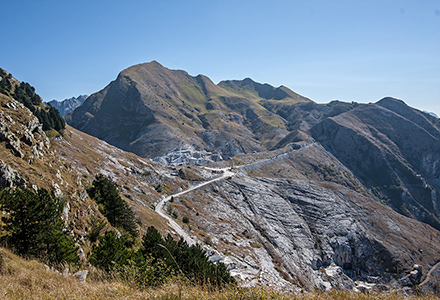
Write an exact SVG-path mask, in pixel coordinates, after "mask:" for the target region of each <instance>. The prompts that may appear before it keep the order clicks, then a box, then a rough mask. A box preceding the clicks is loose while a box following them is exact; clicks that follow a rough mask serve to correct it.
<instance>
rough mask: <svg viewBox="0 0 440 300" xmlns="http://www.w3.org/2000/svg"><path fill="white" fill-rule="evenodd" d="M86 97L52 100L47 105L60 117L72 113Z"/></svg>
mask: <svg viewBox="0 0 440 300" xmlns="http://www.w3.org/2000/svg"><path fill="white" fill-rule="evenodd" d="M87 97H88V95H80V96H78V97H72V98H69V99H64V100H63V101H58V100H52V101H49V102H48V104H50V105H52V106H53V107H55V108H56V109H58V111H59V112H60V115H61V116H65V115H67V114H68V113H70V112H71V111H73V110H74V109H75V108H77V107H78V106H81V105H82V104H83V103H84V101H86V99H87Z"/></svg>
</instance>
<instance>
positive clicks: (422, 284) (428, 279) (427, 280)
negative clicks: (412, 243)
mask: <svg viewBox="0 0 440 300" xmlns="http://www.w3.org/2000/svg"><path fill="white" fill-rule="evenodd" d="M439 266H440V261H439V262H437V263H436V264H435V265H434V266H433V267H432V268H431V269H430V270H429V272H428V274H426V278H425V280H423V281H422V282H421V283H420V284H419V286H424V285H425V284H427V283H428V282H429V281H430V280H431V276H432V272H434V271H435V270H436V269H437V268H438V267H439Z"/></svg>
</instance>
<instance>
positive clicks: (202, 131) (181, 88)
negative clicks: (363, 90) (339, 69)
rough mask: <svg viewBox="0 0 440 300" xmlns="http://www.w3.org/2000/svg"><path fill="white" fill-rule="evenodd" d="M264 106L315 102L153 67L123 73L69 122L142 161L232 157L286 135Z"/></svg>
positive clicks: (251, 84)
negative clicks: (172, 156) (183, 154)
mask: <svg viewBox="0 0 440 300" xmlns="http://www.w3.org/2000/svg"><path fill="white" fill-rule="evenodd" d="M249 87H251V88H249ZM278 99H279V100H278ZM263 101H284V102H288V103H296V102H301V101H309V100H308V99H306V98H303V97H301V96H299V95H297V94H295V93H293V92H292V91H290V90H288V89H287V88H285V87H280V88H277V89H276V88H273V87H271V86H269V85H261V84H257V83H255V82H253V81H251V80H250V79H246V80H244V81H243V82H238V81H237V82H234V84H230V83H221V84H219V85H215V84H214V83H213V82H212V81H211V80H210V79H209V78H207V77H205V76H203V75H199V76H196V77H193V76H190V75H189V74H188V73H186V72H184V71H180V70H169V69H167V68H164V67H163V66H161V65H160V64H159V63H157V62H151V63H148V64H141V65H136V66H133V67H130V68H128V69H126V70H124V71H122V72H121V73H120V74H119V76H118V78H117V79H116V80H115V81H114V82H112V83H110V84H109V85H108V86H107V87H106V88H105V89H104V90H102V91H100V92H98V93H96V94H93V95H92V96H90V97H89V99H88V100H87V101H86V102H85V103H84V105H83V106H81V107H79V108H78V109H77V110H75V111H74V112H73V113H71V114H70V115H68V116H67V117H66V120H67V121H68V123H70V124H71V125H73V126H74V127H76V128H78V129H80V130H83V131H85V132H87V133H89V134H92V135H94V136H96V137H99V138H101V139H104V140H106V141H107V142H109V143H111V144H113V145H115V146H118V147H120V148H122V149H125V150H128V151H131V152H134V153H136V154H138V155H141V156H143V157H156V156H161V155H164V154H165V153H170V152H173V151H174V153H177V152H178V151H179V150H181V149H190V150H192V151H199V152H200V151H201V152H209V153H212V152H217V153H218V155H219V157H221V158H229V157H232V156H234V155H236V154H241V153H249V152H255V151H261V150H263V149H265V148H269V147H272V146H274V145H275V144H276V143H277V142H278V141H279V140H280V139H282V138H283V137H284V136H285V135H286V134H287V133H288V131H287V130H286V126H285V123H286V122H285V120H284V119H283V118H281V117H280V116H278V115H276V114H274V113H272V112H269V111H268V110H266V109H265V108H264V107H263V106H262V105H261V103H262V102H263ZM260 102H261V103H260ZM176 151H177V152H176Z"/></svg>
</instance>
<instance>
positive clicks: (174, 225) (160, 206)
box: [155, 168, 235, 246]
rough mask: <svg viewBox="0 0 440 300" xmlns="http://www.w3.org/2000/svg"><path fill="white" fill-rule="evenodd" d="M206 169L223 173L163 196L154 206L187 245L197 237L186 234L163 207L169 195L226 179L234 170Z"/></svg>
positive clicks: (191, 243)
mask: <svg viewBox="0 0 440 300" xmlns="http://www.w3.org/2000/svg"><path fill="white" fill-rule="evenodd" d="M206 169H208V170H212V171H217V172H222V173H223V174H222V175H221V176H219V177H217V178H214V179H211V180H208V181H205V182H202V183H200V184H197V185H195V186H192V187H190V188H189V189H187V190H184V191H181V192H179V193H176V194H173V195H168V196H165V197H163V198H162V199H161V200H160V201H159V203H157V205H156V207H155V211H156V212H157V213H158V214H159V215H160V216H162V217H164V218H165V219H167V220H168V224H169V225H170V227H171V228H173V230H174V231H175V232H176V233H177V234H178V235H180V236H181V237H183V239H184V240H185V241H186V242H187V243H188V245H190V246H191V245H194V244H196V243H197V238H194V237H192V236H191V235H189V234H188V232H186V231H185V230H184V229H183V228H182V227H181V226H180V225H179V224H178V223H177V222H176V221H175V220H174V219H173V218H172V217H171V216H169V215H168V214H167V213H166V212H165V211H164V207H165V203H167V202H168V201H170V200H171V197H179V196H182V195H184V194H186V193H189V192H191V191H194V190H196V189H199V188H201V187H204V186H205V185H208V184H211V183H213V182H215V181H219V180H222V179H226V178H229V177H233V176H234V175H235V173H234V172H231V171H230V168H222V169H215V168H206Z"/></svg>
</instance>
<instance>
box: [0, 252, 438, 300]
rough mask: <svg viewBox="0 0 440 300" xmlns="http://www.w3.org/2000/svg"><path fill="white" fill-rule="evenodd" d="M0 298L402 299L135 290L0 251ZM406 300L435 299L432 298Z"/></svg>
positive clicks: (174, 285)
mask: <svg viewBox="0 0 440 300" xmlns="http://www.w3.org/2000/svg"><path fill="white" fill-rule="evenodd" d="M0 282H1V284H0V299H98V300H99V299H102V300H104V299H164V300H165V299H206V300H211V299H212V300H214V299H215V300H217V299H219V300H229V299H248V300H253V299H306V300H309V299H310V300H333V299H334V300H339V299H348V300H355V299H361V300H363V299H364V300H367V299H383V300H397V299H402V298H403V296H402V295H396V294H385V293H383V294H356V293H352V292H343V291H331V292H315V293H305V294H300V295H293V294H287V293H281V292H277V291H275V290H272V289H268V288H240V287H236V286H231V287H229V288H224V289H222V290H216V289H209V288H208V287H206V286H197V285H192V284H181V283H179V282H178V281H174V282H171V283H169V284H167V285H165V286H162V287H160V288H149V289H145V290H139V289H137V288H135V287H134V286H131V285H130V284H127V283H124V282H121V281H118V280H104V279H102V278H101V277H100V276H99V275H92V276H89V278H88V279H87V282H86V283H80V282H79V281H78V280H76V279H75V278H73V277H63V276H62V275H60V274H57V273H55V272H54V271H51V270H46V268H45V267H44V265H43V264H42V263H40V262H37V261H35V260H25V259H22V258H20V257H18V256H16V255H14V254H12V253H11V252H10V251H8V250H6V249H4V248H0ZM407 299H420V300H424V299H426V300H428V299H438V298H436V297H434V296H426V297H409V298H407Z"/></svg>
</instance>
